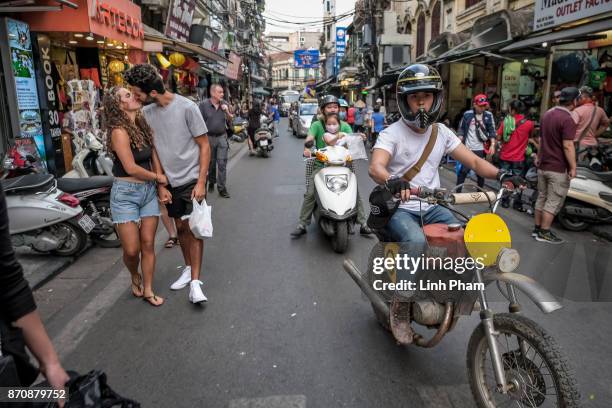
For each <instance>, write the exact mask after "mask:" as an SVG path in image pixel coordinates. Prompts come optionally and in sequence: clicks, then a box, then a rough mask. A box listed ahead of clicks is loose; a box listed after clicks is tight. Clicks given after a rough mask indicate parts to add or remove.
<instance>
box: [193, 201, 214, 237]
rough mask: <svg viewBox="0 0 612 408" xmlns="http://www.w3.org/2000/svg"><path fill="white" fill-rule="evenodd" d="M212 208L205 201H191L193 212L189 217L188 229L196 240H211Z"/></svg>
mask: <svg viewBox="0 0 612 408" xmlns="http://www.w3.org/2000/svg"><path fill="white" fill-rule="evenodd" d="M211 210H212V207H211V206H209V205H208V204H207V203H206V200H202V202H201V203H198V201H197V200H195V199H194V200H193V211H192V212H191V216H190V217H189V228H191V232H193V235H194V236H195V237H196V238H198V239H206V238H212V236H213V224H212V215H211Z"/></svg>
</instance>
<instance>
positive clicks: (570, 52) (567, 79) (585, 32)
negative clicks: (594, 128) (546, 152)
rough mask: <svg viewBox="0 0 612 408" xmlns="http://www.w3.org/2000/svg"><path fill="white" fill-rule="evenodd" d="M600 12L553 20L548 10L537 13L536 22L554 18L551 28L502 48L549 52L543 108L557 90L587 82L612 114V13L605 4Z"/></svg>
mask: <svg viewBox="0 0 612 408" xmlns="http://www.w3.org/2000/svg"><path fill="white" fill-rule="evenodd" d="M538 2H540V0H538ZM599 3H601V4H603V2H598V3H597V4H599ZM595 8H596V7H595ZM592 11H594V10H592ZM599 12H600V13H599V14H596V15H585V14H584V13H573V17H572V16H571V14H572V13H570V15H569V16H567V15H566V16H563V17H564V18H556V19H555V18H553V19H552V20H551V19H550V18H548V20H547V19H546V16H547V15H548V14H550V13H549V11H547V10H543V11H540V12H537V13H536V15H535V17H534V21H535V23H534V24H535V25H536V26H538V22H540V24H541V22H542V21H545V20H546V21H552V23H548V25H547V26H546V27H547V28H548V29H546V30H543V31H542V30H541V31H540V32H537V33H533V34H532V35H530V36H529V37H526V38H524V39H523V40H521V41H517V42H515V43H513V44H511V45H509V46H507V47H505V48H503V49H502V50H501V51H502V52H504V53H512V52H519V51H520V52H523V53H530V52H534V51H539V52H542V51H545V52H546V63H545V66H544V69H545V74H544V75H545V76H546V77H547V78H549V80H548V81H544V83H543V86H542V89H541V109H542V110H545V109H547V108H549V107H550V106H551V104H552V101H551V95H552V94H553V93H554V91H555V90H559V89H562V88H564V87H566V86H576V87H579V86H582V85H588V86H590V87H592V88H593V90H594V91H595V96H596V99H597V101H598V103H599V105H600V106H601V107H602V108H604V110H605V111H606V113H607V114H608V115H612V22H611V21H612V20H611V17H612V13H610V12H609V11H607V12H604V10H603V7H600V10H599ZM547 13H548V14H547ZM555 15H556V13H554V14H553V16H555ZM572 18H574V19H573V20H572ZM568 19H569V20H568ZM551 26H552V28H551Z"/></svg>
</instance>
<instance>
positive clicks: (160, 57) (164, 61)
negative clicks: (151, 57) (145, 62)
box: [157, 52, 172, 69]
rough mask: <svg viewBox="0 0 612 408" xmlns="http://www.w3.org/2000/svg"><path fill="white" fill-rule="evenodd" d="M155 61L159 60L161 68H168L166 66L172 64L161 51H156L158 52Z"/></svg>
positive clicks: (168, 66)
mask: <svg viewBox="0 0 612 408" xmlns="http://www.w3.org/2000/svg"><path fill="white" fill-rule="evenodd" d="M157 61H159V64H160V65H161V67H162V68H163V69H168V68H170V65H172V64H171V63H170V61H168V60H167V59H166V57H165V56H164V54H162V53H160V52H158V53H157Z"/></svg>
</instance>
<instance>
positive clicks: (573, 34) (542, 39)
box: [501, 19, 612, 52]
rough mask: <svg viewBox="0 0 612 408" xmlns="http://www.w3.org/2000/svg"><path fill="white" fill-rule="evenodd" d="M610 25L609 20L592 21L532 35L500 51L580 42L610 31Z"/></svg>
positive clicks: (611, 25) (611, 24)
mask: <svg viewBox="0 0 612 408" xmlns="http://www.w3.org/2000/svg"><path fill="white" fill-rule="evenodd" d="M611 27H612V23H611V22H610V20H609V19H605V20H599V21H594V22H592V23H589V24H584V25H581V26H578V27H573V28H566V29H562V30H559V31H553V32H550V33H547V34H540V35H533V36H529V37H527V38H525V39H524V40H521V41H516V42H514V43H513V44H510V45H508V46H507V47H504V48H502V49H501V52H509V51H515V50H520V49H522V48H528V47H539V48H542V43H548V46H551V45H554V44H555V43H556V42H560V41H566V42H567V41H570V40H571V41H570V42H574V41H580V40H581V39H582V38H583V37H585V36H587V35H589V34H596V33H600V32H602V31H606V30H610V28H611Z"/></svg>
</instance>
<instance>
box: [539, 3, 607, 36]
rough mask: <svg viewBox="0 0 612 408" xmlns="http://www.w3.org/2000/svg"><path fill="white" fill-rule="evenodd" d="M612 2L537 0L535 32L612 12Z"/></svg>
mask: <svg viewBox="0 0 612 408" xmlns="http://www.w3.org/2000/svg"><path fill="white" fill-rule="evenodd" d="M611 7H612V0H536V4H535V11H534V20H533V27H534V31H537V30H543V29H545V28H552V27H556V26H558V25H561V24H566V23H570V22H572V21H576V20H582V19H584V18H587V17H592V16H596V15H598V14H602V13H608V12H610V10H611Z"/></svg>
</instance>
